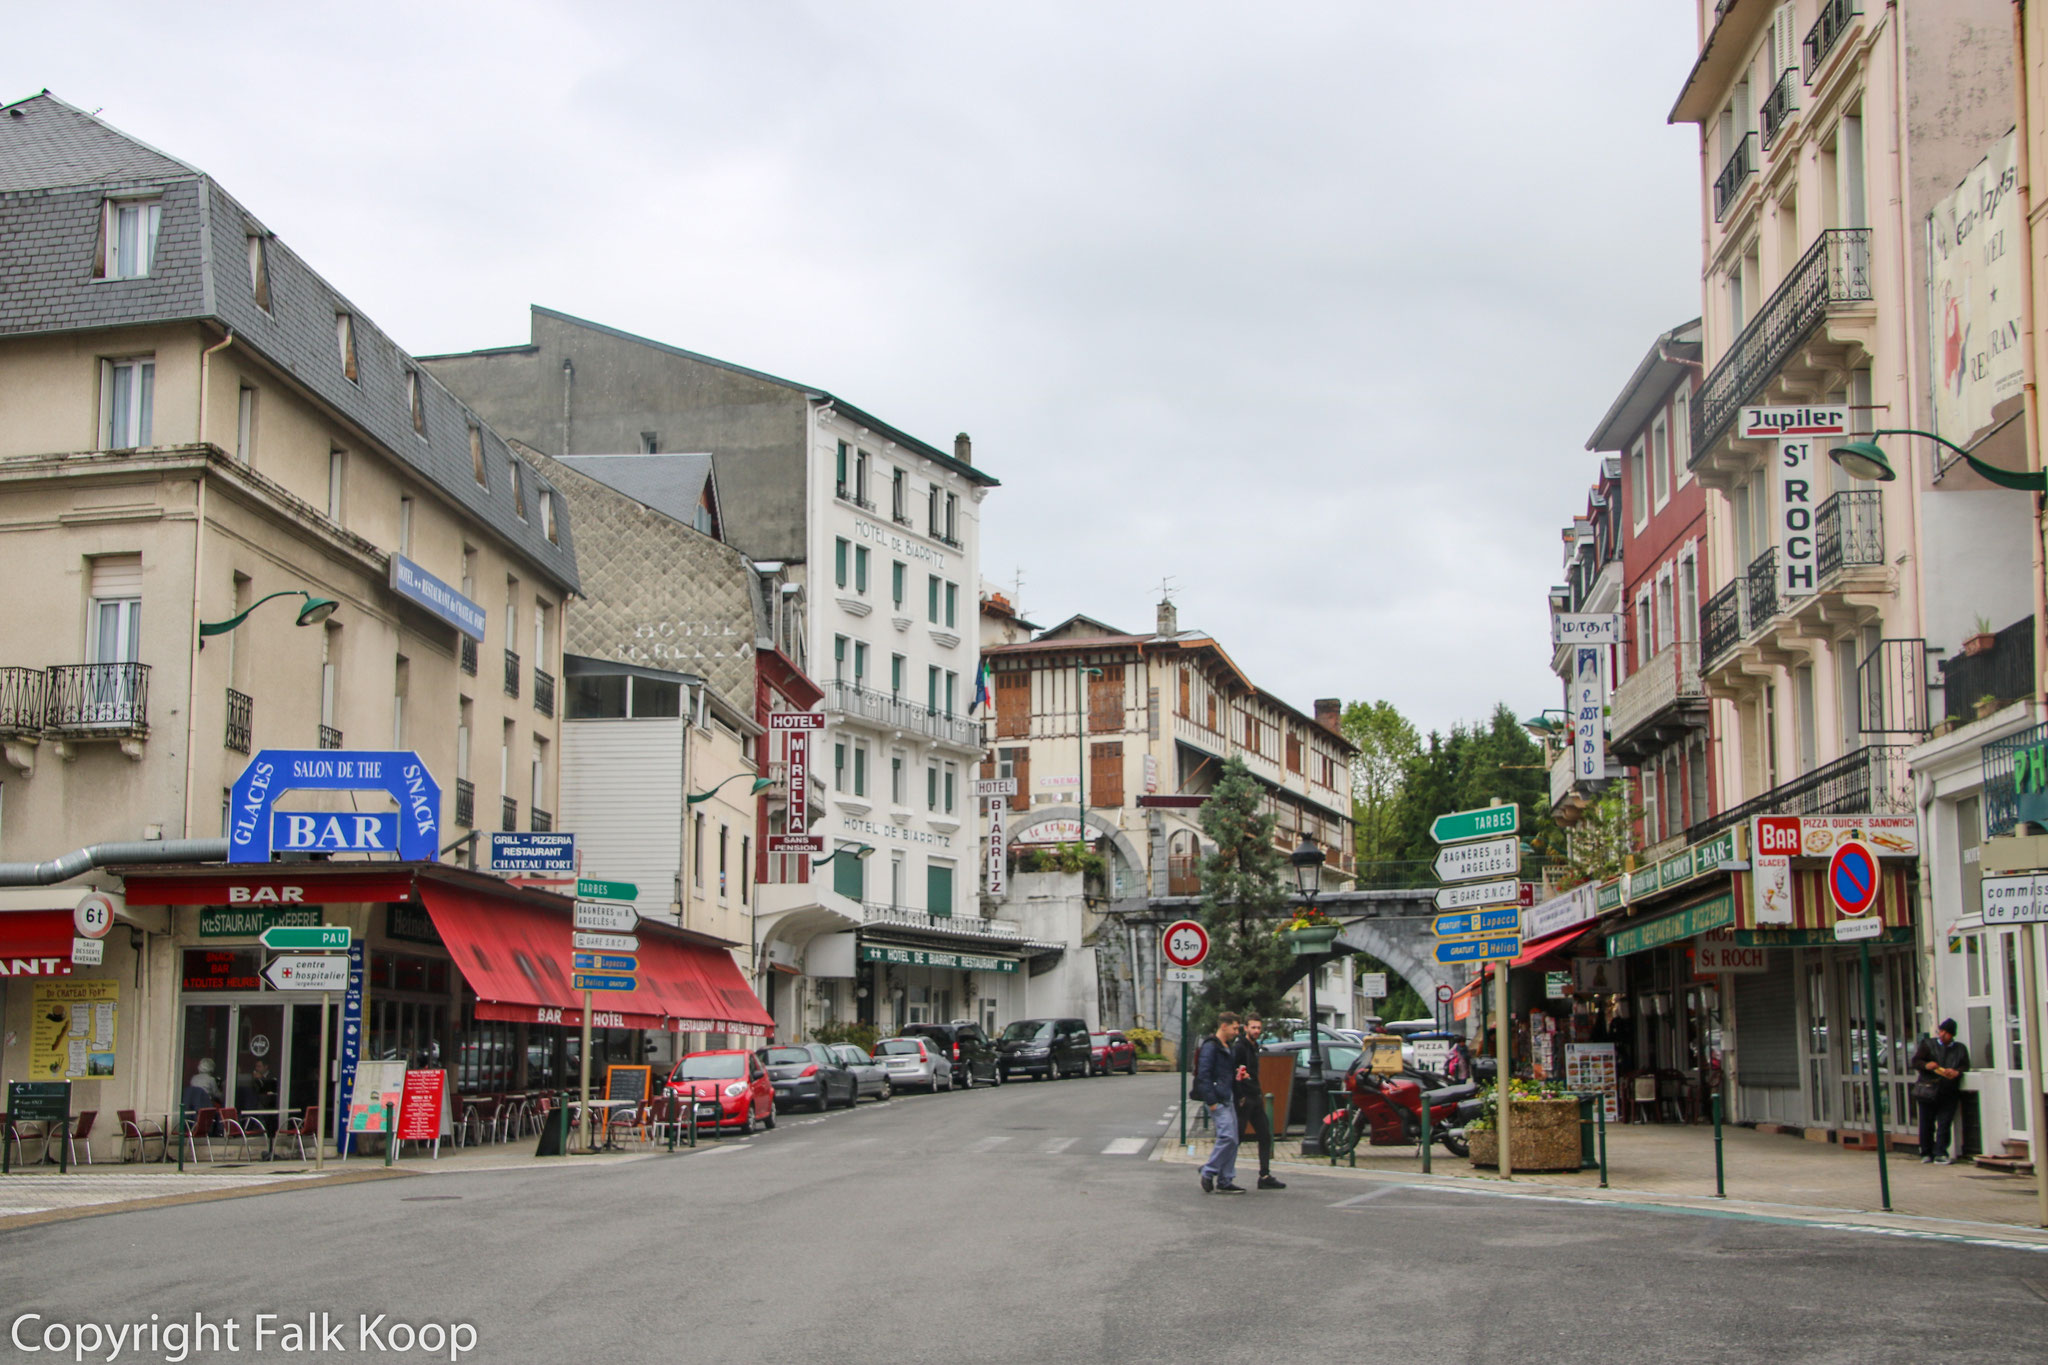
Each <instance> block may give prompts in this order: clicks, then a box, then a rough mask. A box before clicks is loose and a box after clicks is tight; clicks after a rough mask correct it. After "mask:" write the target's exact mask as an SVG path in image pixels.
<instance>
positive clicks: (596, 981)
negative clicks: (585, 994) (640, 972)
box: [571, 972, 640, 991]
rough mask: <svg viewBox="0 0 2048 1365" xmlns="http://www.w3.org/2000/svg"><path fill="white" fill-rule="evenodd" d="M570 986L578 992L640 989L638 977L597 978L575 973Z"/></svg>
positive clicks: (591, 974)
mask: <svg viewBox="0 0 2048 1365" xmlns="http://www.w3.org/2000/svg"><path fill="white" fill-rule="evenodd" d="M571 984H572V985H573V986H574V987H575V988H576V989H577V990H579V991H631V990H638V989H639V988H640V980H639V978H638V977H632V976H597V975H594V974H593V973H590V972H577V973H576V974H575V976H574V977H572V978H571Z"/></svg>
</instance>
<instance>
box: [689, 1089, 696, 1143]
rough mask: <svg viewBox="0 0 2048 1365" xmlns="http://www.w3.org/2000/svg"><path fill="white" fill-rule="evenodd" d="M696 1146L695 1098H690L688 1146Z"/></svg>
mask: <svg viewBox="0 0 2048 1365" xmlns="http://www.w3.org/2000/svg"><path fill="white" fill-rule="evenodd" d="M696 1145H697V1097H696V1096H695V1095H692V1096H690V1146H691V1147H693V1148H694V1147H695V1146H696Z"/></svg>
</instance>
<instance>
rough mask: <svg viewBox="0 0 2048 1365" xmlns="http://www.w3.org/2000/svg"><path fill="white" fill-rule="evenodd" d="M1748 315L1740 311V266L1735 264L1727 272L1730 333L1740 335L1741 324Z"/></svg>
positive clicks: (1746, 319)
mask: <svg viewBox="0 0 2048 1365" xmlns="http://www.w3.org/2000/svg"><path fill="white" fill-rule="evenodd" d="M1746 321H1748V315H1747V314H1745V313H1744V312H1743V311H1742V268H1741V267H1740V266H1736V267H1734V268H1733V269H1731V270H1730V271H1729V272H1728V330H1729V333H1730V334H1731V335H1740V334H1741V332H1742V324H1743V323H1744V322H1746Z"/></svg>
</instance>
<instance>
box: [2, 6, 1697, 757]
mask: <svg viewBox="0 0 2048 1365" xmlns="http://www.w3.org/2000/svg"><path fill="white" fill-rule="evenodd" d="M1693 9H1694V7H1693V6H1692V5H1691V4H1689V3H1680V0H1662V2H1661V3H1646V0H1611V2H1610V3H1591V2H1590V0H1588V2H1586V3H1570V2H1568V0H1542V3H1536V4H1531V3H1528V2H1527V0H1521V3H1465V4H1458V5H1447V4H1446V5H1437V4H1426V5H1413V4H1394V3H1356V2H1355V3H1349V4H1327V5H1321V4H1259V5H1254V4H1245V3H1237V4H1228V5H1212V4H1203V3H1191V2H1190V0H1174V3H1170V4H1136V3H1114V4H1103V3H1086V4H1082V3H1070V4H1061V3H1036V4H1013V5H1007V6H997V5H965V4H936V3H931V4H925V3H917V4H913V3H886V4H885V3H863V2H860V0H838V2H837V3H819V4H789V3H773V4H760V3H742V2H741V0H733V2H732V3H727V4H719V5H712V4H697V3H659V4H645V5H625V4H596V3H579V4H576V5H550V4H539V3H517V2H516V0H493V3H490V4H487V5H483V4H479V5H467V4H434V5H405V6H387V5H380V4H373V3H364V4H351V5H349V6H347V7H345V8H343V7H332V8H330V7H325V6H319V5H277V4H274V3H270V4H264V5H260V6H246V7H244V6H232V5H222V4H207V5H203V6H201V7H200V8H199V10H196V11H195V10H189V9H183V8H178V7H165V6H161V5H149V6H140V5H136V6H130V5H122V4H115V5H112V6H105V5H102V6H97V7H95V8H94V10H93V15H94V17H93V19H92V21H91V23H90V25H88V26H87V27H89V29H90V33H91V38H90V41H82V40H81V35H82V34H83V33H84V32H85V31H86V30H85V28H82V27H81V24H82V22H83V21H82V20H81V17H80V13H79V12H73V11H69V10H67V9H65V8H64V7H62V6H56V5H40V6H34V7H20V8H17V10H16V11H15V12H14V13H13V14H12V16H11V17H10V19H9V36H8V39H7V42H6V44H5V48H6V50H5V51H4V52H0V79H4V81H5V86H4V88H0V98H6V99H14V98H19V97H21V96H23V95H27V94H32V93H34V92H35V91H36V90H37V89H39V88H42V87H45V86H47V87H48V88H49V89H50V90H51V91H52V92H53V93H55V94H57V95H59V96H61V97H62V98H64V99H66V100H68V101H70V102H71V103H73V104H76V105H79V106H81V107H83V108H86V109H98V110H100V111H101V114H102V117H104V118H106V119H107V120H108V121H110V122H111V123H113V124H114V125H115V126H117V127H119V128H122V129H124V130H125V131H127V132H129V133H132V134H134V135H135V136H137V137H140V138H142V139H144V140H145V141H148V142H151V143H154V144H155V145H156V146H158V147H159V148H161V149H162V150H164V151H166V152H168V153H170V154H172V155H174V156H177V157H180V158H182V159H184V160H186V161H189V162H191V163H193V164H195V165H197V166H198V167H200V168H201V169H202V170H205V171H207V172H209V173H211V174H213V175H214V176H216V177H217V178H218V179H219V180H220V181H221V182H222V184H224V185H225V186H226V187H227V188H228V190H229V191H230V192H231V193H233V194H234V195H235V196H237V197H238V198H239V199H241V200H242V201H243V202H244V203H245V204H247V205H248V206H249V207H250V208H251V209H252V210H253V211H254V212H255V213H257V214H258V215H259V216H260V217H262V218H263V219H264V220H265V222H266V224H267V225H268V226H270V227H271V228H273V229H274V230H275V231H277V232H278V233H279V234H280V235H281V236H283V237H284V238H286V239H287V240H288V241H289V242H290V243H291V244H292V245H293V246H294V247H295V248H297V249H298V250H299V251H300V252H301V253H302V254H303V255H304V256H306V257H307V258H308V259H309V260H310V261H311V262H312V263H313V265H314V267H315V268H316V269H318V270H320V271H321V272H322V273H323V274H325V275H326V276H327V277H328V278H329V279H330V280H332V281H333V282H334V283H335V285H336V286H337V287H338V288H340V289H341V290H342V291H343V292H345V293H347V294H348V295H349V296H351V297H352V298H353V299H354V300H355V301H356V303H357V304H358V305H359V306H361V307H362V308H363V309H364V310H365V311H366V312H368V313H369V314H370V315H371V316H372V317H373V318H375V319H376V321H377V322H378V323H379V324H380V325H381V326H383V327H384V328H385V329H386V330H387V331H389V332H390V333H391V334H392V335H393V336H394V337H395V338H396V339H397V340H398V341H399V343H400V344H401V345H404V346H406V347H407V348H408V349H410V350H412V351H414V352H416V353H420V354H426V353H433V352H439V351H452V350H465V349H470V348H473V347H479V346H494V345H504V344H508V343H513V342H521V341H524V340H525V339H526V336H527V305H528V304H530V303H540V304H545V305H547V306H549V307H553V308H559V309H563V310H565V311H568V312H571V313H576V314H579V315H581V316H584V317H588V318H593V319H596V320H599V321H602V322H605V323H609V324H611V325H613V326H617V327H623V328H626V329H628V330H631V331H635V332H639V333H643V334H645V335H647V336H652V337H656V338H659V339H661V340H663V341H667V342H671V343H674V344H676V345H680V346H685V347H689V348H691V349H693V350H698V351H703V352H707V353H709V354H712V355H716V356H719V357H722V358H725V359H729V360H732V361H735V362H738V363H740V364H744V365H748V366H752V367H756V368H759V369H765V370H768V371H771V372H773V373H776V374H781V375H784V376H787V377H789V378H792V379H796V380H800V381H802V382H805V383H809V384H814V385H817V386H819V387H821V388H827V389H830V390H832V391H833V392H835V393H838V394H840V395H842V396H844V397H845V398H846V399H847V400H848V401H850V402H853V403H856V404H858V405H860V406H862V407H864V408H866V409H867V410H869V411H871V412H873V413H875V414H877V415H878V416H880V417H882V418H884V419H885V420H887V421H890V422H892V423H894V424H896V425H898V426H900V427H903V428H904V429H906V430H908V431H911V432H914V433H916V434H918V435H920V436H922V437H924V438H925V439H927V440H929V441H931V442H933V443H934V444H937V445H940V446H946V445H947V444H948V443H949V442H950V440H951V437H952V434H953V433H954V432H956V431H960V430H966V431H968V432H971V433H972V434H973V437H974V449H975V458H976V461H977V462H978V463H980V464H982V465H983V466H984V467H986V468H987V469H988V470H990V471H991V472H992V473H994V474H995V475H996V476H997V477H998V478H1000V479H1002V481H1003V486H1002V487H1001V488H1000V489H997V490H996V491H995V492H994V493H993V494H991V496H990V497H989V499H988V501H987V502H986V503H985V504H984V506H983V513H984V538H983V542H982V572H983V575H984V577H985V578H986V579H988V580H990V581H992V582H995V583H997V584H1000V585H1003V586H1004V587H1005V588H1006V590H1007V589H1008V587H1009V585H1010V584H1011V583H1012V581H1013V579H1014V576H1015V575H1016V574H1017V573H1018V572H1019V571H1021V572H1022V574H1023V579H1024V585H1023V594H1022V605H1023V608H1024V610H1025V611H1026V612H1027V613H1028V614H1029V615H1030V616H1031V617H1032V618H1034V619H1035V620H1037V621H1038V622H1040V623H1041V624H1048V625H1049V624H1052V623H1054V622H1056V621H1059V620H1062V619H1064V618H1065V617H1066V616H1068V615H1069V614H1071V613H1073V612H1086V613H1088V614H1089V615H1091V616H1096V617H1100V618H1101V619H1103V620H1106V621H1109V622H1111V623H1113V624H1115V625H1118V626H1121V627H1124V628H1126V629H1132V630H1138V629H1149V628H1150V624H1151V621H1152V618H1153V611H1154V606H1155V603H1156V601H1157V599H1158V584H1159V582H1160V580H1161V578H1162V577H1163V576H1171V577H1172V578H1173V580H1174V582H1175V584H1176V585H1177V586H1176V589H1175V596H1176V598H1177V599H1178V601H1179V604H1180V613H1181V622H1182V625H1183V626H1184V627H1191V628H1200V629H1203V630H1206V631H1209V632H1211V633H1213V634H1214V635H1215V636H1216V637H1217V638H1218V639H1219V640H1220V641H1221V642H1222V644H1223V646H1224V648H1225V649H1227V650H1228V651H1229V652H1230V653H1231V654H1232V656H1233V657H1235V658H1236V660H1237V661H1238V663H1239V664H1240V665H1241V666H1243V667H1244V668H1245V669H1246V670H1247V671H1248V672H1249V673H1250V674H1251V675H1252V677H1253V678H1254V679H1255V680H1256V681H1258V682H1259V683H1261V684H1262V685H1263V686H1266V687H1268V688H1270V689H1272V690H1273V691H1275V692H1277V693H1279V694H1280V695H1281V696H1283V697H1286V698H1287V699H1288V700H1290V701H1292V702H1294V703H1295V704H1296V705H1298V706H1301V707H1303V708H1306V707H1307V705H1308V704H1309V702H1310V701H1311V700H1312V699H1313V698H1315V697H1319V696H1342V697H1344V698H1346V699H1347V700H1352V699H1360V698H1375V697H1386V698H1388V699H1391V700H1392V701H1394V702H1395V703H1396V704H1398V705H1399V706H1400V707H1401V708H1402V709H1403V710H1404V711H1405V712H1407V713H1408V714H1409V715H1410V716H1411V717H1413V718H1414V719H1415V720H1416V721H1417V722H1418V723H1419V724H1421V725H1423V726H1424V727H1425V728H1427V727H1431V726H1439V727H1440V726H1448V725H1449V724H1450V723H1451V722H1452V721H1454V720H1457V719H1462V718H1470V717H1474V716H1479V715H1482V714H1484V713H1485V712H1486V711H1487V710H1488V709H1489V708H1490V707H1491V705H1492V703H1493V702H1494V701H1495V700H1506V701H1508V702H1509V703H1510V704H1511V705H1513V706H1514V707H1516V708H1517V710H1518V711H1520V712H1521V713H1522V714H1525V715H1526V714H1529V713H1530V712H1532V711H1534V710H1536V709H1539V708H1541V707H1544V706H1555V705H1558V704H1559V687H1558V684H1557V682H1556V680H1555V679H1554V678H1553V677H1552V676H1551V675H1550V674H1549V672H1548V667H1547V665H1548V656H1549V649H1548V626H1547V608H1546V599H1545V591H1546V589H1547V588H1548V586H1549V585H1550V584H1551V583H1553V582H1555V581H1557V580H1558V577H1559V564H1560V541H1559V531H1560V528H1561V527H1562V526H1563V525H1564V524H1566V523H1567V522H1568V521H1569V519H1570V517H1571V516H1572V515H1573V514H1574V512H1577V511H1580V510H1583V507H1584V502H1585V494H1586V489H1587V486H1588V485H1589V483H1590V482H1591V480H1592V476H1593V472H1594V468H1595V463H1594V457H1593V456H1591V455H1589V454H1588V453H1587V452H1586V451H1585V450H1584V445H1585V441H1586V437H1587V435H1588V433H1590V432H1591V431H1592V429H1593V427H1594V425H1595V424H1596V423H1597V422H1598V420H1599V418H1600V417H1601V415H1602V414H1603V413H1604V412H1605V411H1606V410H1607V407H1608V405H1609V403H1610V402H1612V401H1613V399H1614V396H1615V394H1616V392H1617V390H1618V389H1619V387H1620V385H1621V384H1622V383H1623V381H1625V380H1626V379H1627V378H1628V376H1629V374H1630V372H1631V371H1632V370H1633V368H1634V366H1635V364H1636V362H1637V360H1638V359H1639V358H1640V357H1641V356H1642V354H1643V352H1644V351H1645V350H1646V349H1647V348H1648V346H1649V345H1650V343H1651V341H1652V340H1653V339H1654V338H1655V336H1656V334H1657V333H1658V332H1660V331H1662V330H1663V329H1665V328H1667V327H1670V326H1672V325H1673V324H1675V323H1678V322H1681V321H1683V320H1685V319H1688V318H1691V317H1693V316H1695V315H1696V314H1697V313H1698V312H1699V265H1698V250H1699V207H1698V161H1697V155H1696V151H1695V147H1696V143H1695V140H1694V137H1693V134H1692V130H1691V129H1689V128H1672V127H1670V126H1668V125H1667V124H1666V123H1665V121H1664V117H1665V113H1666V111H1667V110H1668V109H1669V108H1670V106H1671V103H1672V100H1673V98H1674V97H1675V95H1676V93H1677V90H1678V87H1679V82H1680V81H1681V80H1682V79H1683V78H1684V75H1685V73H1686V71H1687V70H1688V69H1689V67H1690V65H1691V62H1692V60H1693V57H1694V55H1695V48H1696V38H1695V29H1694V18H1693ZM195 14H204V15H205V16H207V21H206V22H205V23H203V24H201V23H196V22H195V21H194V15H195Z"/></svg>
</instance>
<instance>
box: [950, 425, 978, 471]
mask: <svg viewBox="0 0 2048 1365" xmlns="http://www.w3.org/2000/svg"><path fill="white" fill-rule="evenodd" d="M953 458H954V459H956V460H958V461H959V462H960V463H961V464H973V463H974V442H973V440H972V439H970V438H969V437H968V435H967V433H966V432H964V431H963V432H961V433H959V434H958V435H956V436H955V437H954V438H953Z"/></svg>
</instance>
